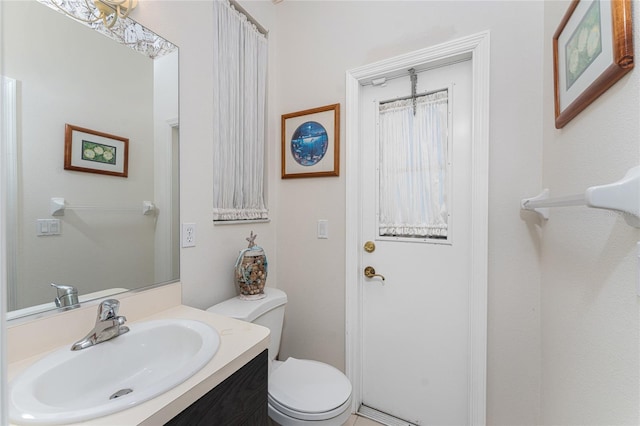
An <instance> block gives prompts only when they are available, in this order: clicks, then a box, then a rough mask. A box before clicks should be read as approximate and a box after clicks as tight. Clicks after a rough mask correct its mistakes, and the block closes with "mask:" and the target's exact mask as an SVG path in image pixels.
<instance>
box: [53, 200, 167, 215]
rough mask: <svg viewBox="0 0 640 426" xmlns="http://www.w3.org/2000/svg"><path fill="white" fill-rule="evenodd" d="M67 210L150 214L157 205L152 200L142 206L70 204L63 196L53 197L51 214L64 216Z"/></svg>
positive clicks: (154, 210)
mask: <svg viewBox="0 0 640 426" xmlns="http://www.w3.org/2000/svg"><path fill="white" fill-rule="evenodd" d="M65 210H99V211H110V212H134V213H142V214H143V215H145V216H150V215H153V214H155V213H156V206H155V204H153V203H152V202H151V201H143V202H142V208H118V207H99V206H70V205H68V204H66V202H65V199H64V198H61V197H53V198H51V202H50V204H49V211H50V213H51V216H64V211H65Z"/></svg>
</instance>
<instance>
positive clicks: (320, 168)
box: [282, 104, 340, 179]
mask: <svg viewBox="0 0 640 426" xmlns="http://www.w3.org/2000/svg"><path fill="white" fill-rule="evenodd" d="M339 173H340V104H333V105H327V106H323V107H319V108H313V109H308V110H304V111H298V112H292V113H290V114H284V115H283V116H282V178H283V179H288V178H305V177H322V176H339Z"/></svg>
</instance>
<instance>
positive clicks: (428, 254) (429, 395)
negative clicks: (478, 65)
mask: <svg viewBox="0 0 640 426" xmlns="http://www.w3.org/2000/svg"><path fill="white" fill-rule="evenodd" d="M471 73H472V69H471V61H470V60H466V61H463V62H460V63H456V64H452V65H448V66H445V67H441V68H436V69H432V70H428V71H423V72H420V73H418V79H417V90H416V93H417V94H418V95H420V94H421V93H426V92H433V91H438V90H441V89H444V90H447V91H448V108H449V124H448V132H449V138H448V143H447V146H448V150H447V155H448V160H449V161H448V163H449V165H448V168H447V170H446V180H447V182H446V185H445V186H446V188H447V197H446V199H447V201H446V208H447V212H448V213H447V218H446V222H447V228H448V235H447V237H446V238H445V239H442V238H440V239H435V238H423V237H417V238H416V237H398V236H381V235H380V230H379V226H378V212H379V211H380V203H384V200H382V199H381V198H382V197H380V196H379V194H380V191H379V181H380V179H379V176H378V173H379V167H380V162H379V160H380V158H379V157H380V155H379V142H378V127H377V117H378V114H377V110H378V108H379V103H384V102H385V101H388V100H392V99H396V98H399V97H406V96H407V95H410V94H411V84H410V79H409V77H408V76H406V77H402V78H394V79H388V80H387V82H386V84H385V85H384V86H366V87H364V88H362V89H361V96H360V106H359V109H360V123H361V127H360V134H361V138H360V141H361V142H360V143H361V149H360V153H361V156H362V158H361V160H362V163H361V164H362V166H361V167H362V172H361V173H362V175H361V178H362V180H361V189H362V195H363V196H362V209H361V215H362V217H361V224H362V225H361V226H362V229H361V234H360V235H362V237H363V241H361V247H364V245H365V242H366V241H371V242H373V243H374V244H375V250H374V251H373V252H370V253H369V252H365V251H364V248H363V249H362V250H363V253H362V257H361V259H362V263H363V265H364V266H371V267H373V268H374V269H375V272H376V273H377V274H380V275H382V276H384V278H385V279H384V281H383V280H382V277H379V276H374V277H372V278H364V277H362V280H361V281H360V282H361V284H360V285H362V286H363V289H362V293H361V294H362V339H363V341H362V362H363V365H362V404H363V405H364V406H367V407H372V408H373V409H375V410H378V411H380V412H383V413H387V414H389V415H391V416H393V417H397V418H399V419H403V420H405V421H407V422H410V423H414V424H417V425H465V424H469V419H468V404H469V401H468V389H469V362H470V361H469V356H470V355H469V353H470V348H469V347H468V346H469V333H470V330H469V315H470V314H469V297H470V294H469V289H470V286H469V284H470V271H471V243H470V242H471V188H472V182H471V119H472V117H471V89H472V88H471ZM401 142H402V141H398V143H401ZM363 272H364V271H361V273H363ZM363 409H366V408H363Z"/></svg>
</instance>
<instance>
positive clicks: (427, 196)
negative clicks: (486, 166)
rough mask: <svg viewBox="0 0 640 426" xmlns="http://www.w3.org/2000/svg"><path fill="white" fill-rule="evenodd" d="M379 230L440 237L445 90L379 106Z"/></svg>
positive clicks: (443, 230)
mask: <svg viewBox="0 0 640 426" xmlns="http://www.w3.org/2000/svg"><path fill="white" fill-rule="evenodd" d="M378 122H379V162H380V172H379V179H380V198H379V212H378V213H379V219H378V231H379V235H380V236H393V237H409V238H446V237H447V231H448V216H449V212H448V209H447V182H448V177H447V168H448V167H447V165H448V162H449V159H448V146H447V145H448V142H447V140H448V90H443V91H439V92H436V93H432V94H428V95H423V96H419V97H417V98H416V99H415V114H414V100H413V99H406V100H399V101H393V102H386V103H381V104H380V106H379V116H378Z"/></svg>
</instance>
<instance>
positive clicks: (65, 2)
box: [48, 0, 138, 28]
mask: <svg viewBox="0 0 640 426" xmlns="http://www.w3.org/2000/svg"><path fill="white" fill-rule="evenodd" d="M48 3H49V4H51V5H54V6H56V7H57V8H58V10H60V11H62V12H64V13H66V14H67V15H69V16H71V17H72V18H74V19H77V20H79V21H83V22H86V23H94V22H98V21H102V23H103V24H104V26H105V27H106V28H111V27H113V25H114V24H115V23H116V21H117V20H118V19H126V18H127V17H128V16H129V14H130V13H131V11H132V10H133V9H135V8H136V6H137V5H138V0H49V1H48Z"/></svg>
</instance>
